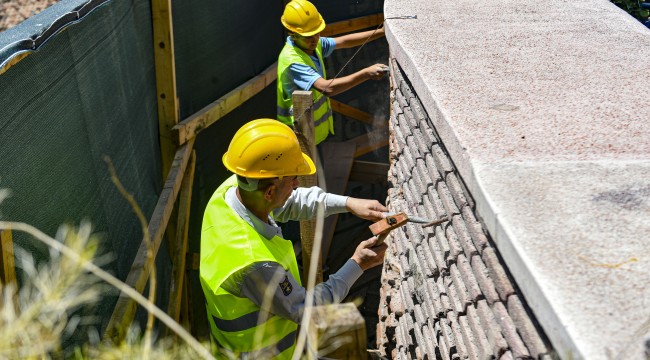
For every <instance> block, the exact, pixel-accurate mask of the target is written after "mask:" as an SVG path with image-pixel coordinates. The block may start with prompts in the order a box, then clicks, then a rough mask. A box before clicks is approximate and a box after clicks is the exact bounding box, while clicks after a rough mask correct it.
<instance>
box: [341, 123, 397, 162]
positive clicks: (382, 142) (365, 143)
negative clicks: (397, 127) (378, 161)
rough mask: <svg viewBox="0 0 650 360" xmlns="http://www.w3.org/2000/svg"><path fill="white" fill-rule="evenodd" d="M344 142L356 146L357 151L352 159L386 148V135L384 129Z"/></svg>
mask: <svg viewBox="0 0 650 360" xmlns="http://www.w3.org/2000/svg"><path fill="white" fill-rule="evenodd" d="M345 142H346V143H354V144H356V145H357V151H355V153H354V157H359V156H361V155H365V154H367V153H369V152H371V151H374V150H377V149H379V148H380V147H383V146H387V145H388V133H387V131H386V129H375V130H373V131H370V132H368V133H366V134H363V135H359V136H357V137H355V138H352V139H350V140H347V141H345Z"/></svg>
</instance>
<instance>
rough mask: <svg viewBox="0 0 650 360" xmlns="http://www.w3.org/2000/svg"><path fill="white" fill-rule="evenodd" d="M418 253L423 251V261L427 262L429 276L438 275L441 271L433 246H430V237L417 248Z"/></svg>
mask: <svg viewBox="0 0 650 360" xmlns="http://www.w3.org/2000/svg"><path fill="white" fill-rule="evenodd" d="M416 250H417V251H418V254H420V253H421V255H420V256H421V261H422V262H426V264H427V271H429V272H430V273H427V277H432V276H437V275H438V274H439V273H440V271H439V270H438V265H436V260H435V258H434V257H433V254H432V253H431V248H430V247H429V242H428V239H425V240H424V241H423V242H422V244H420V245H419V246H418V248H417V249H416Z"/></svg>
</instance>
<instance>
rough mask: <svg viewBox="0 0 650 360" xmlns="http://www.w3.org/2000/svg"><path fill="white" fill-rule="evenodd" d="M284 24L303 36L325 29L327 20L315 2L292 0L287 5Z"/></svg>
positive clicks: (283, 19) (283, 17) (283, 18)
mask: <svg viewBox="0 0 650 360" xmlns="http://www.w3.org/2000/svg"><path fill="white" fill-rule="evenodd" d="M282 25H284V27H286V28H287V29H288V30H289V31H291V32H294V33H296V34H299V35H302V36H312V35H315V34H318V33H319V32H321V31H323V29H325V21H324V20H323V17H322V16H320V13H318V10H316V7H315V6H314V4H312V3H310V2H309V1H307V0H292V1H291V2H289V3H288V4H287V6H285V8H284V13H283V14H282Z"/></svg>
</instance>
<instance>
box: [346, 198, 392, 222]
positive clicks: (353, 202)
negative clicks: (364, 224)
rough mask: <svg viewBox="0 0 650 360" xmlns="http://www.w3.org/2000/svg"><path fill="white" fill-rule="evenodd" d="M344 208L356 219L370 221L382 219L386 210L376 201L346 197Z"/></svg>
mask: <svg viewBox="0 0 650 360" xmlns="http://www.w3.org/2000/svg"><path fill="white" fill-rule="evenodd" d="M345 208H346V209H347V210H348V211H349V212H351V213H352V214H354V215H355V216H357V217H360V218H362V219H366V220H370V221H378V220H381V219H383V218H384V217H385V216H386V215H385V214H384V213H385V212H386V211H388V209H386V207H385V206H384V205H382V204H381V203H380V202H379V201H377V200H368V199H359V198H353V197H348V199H347V201H346V202H345Z"/></svg>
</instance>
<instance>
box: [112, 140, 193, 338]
mask: <svg viewBox="0 0 650 360" xmlns="http://www.w3.org/2000/svg"><path fill="white" fill-rule="evenodd" d="M193 146H194V141H190V142H188V143H187V144H185V145H183V146H181V147H180V148H179V149H178V151H177V152H176V156H175V157H174V161H173V162H172V166H171V170H170V171H169V175H168V176H167V180H166V181H165V185H164V187H163V190H162V192H161V193H160V197H159V198H158V203H157V204H156V207H155V209H154V211H153V214H152V215H151V220H150V221H149V226H148V229H149V234H150V236H151V253H152V256H153V258H154V259H155V258H156V254H158V249H159V248H160V243H161V242H162V239H163V236H164V233H165V229H166V228H167V224H168V223H169V218H170V217H171V213H172V210H173V208H174V202H175V201H176V197H177V196H178V193H179V191H180V188H181V182H182V180H183V174H184V173H185V169H186V168H187V164H188V162H189V159H190V155H191V154H192V147H193ZM147 243H148V240H147V239H143V240H142V242H141V243H140V248H139V249H138V253H137V254H136V256H135V260H134V261H133V264H132V265H131V270H130V272H129V275H128V276H127V277H126V281H125V282H126V284H127V285H128V286H130V287H132V288H134V289H135V290H136V291H138V292H140V293H142V292H143V291H144V288H145V286H146V285H147V282H148V280H149V273H150V271H151V269H150V268H149V266H148V262H147V247H148V244H147ZM135 311H136V304H135V302H134V301H133V300H131V298H130V297H128V296H127V295H126V294H123V293H122V294H120V297H119V298H118V299H117V303H116V305H115V309H114V310H113V314H112V316H111V318H110V321H109V323H108V326H107V327H106V334H105V337H109V338H111V339H114V340H117V341H119V340H121V339H123V338H124V335H125V334H126V331H127V330H128V328H129V326H130V324H131V322H132V321H133V317H134V316H135Z"/></svg>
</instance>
